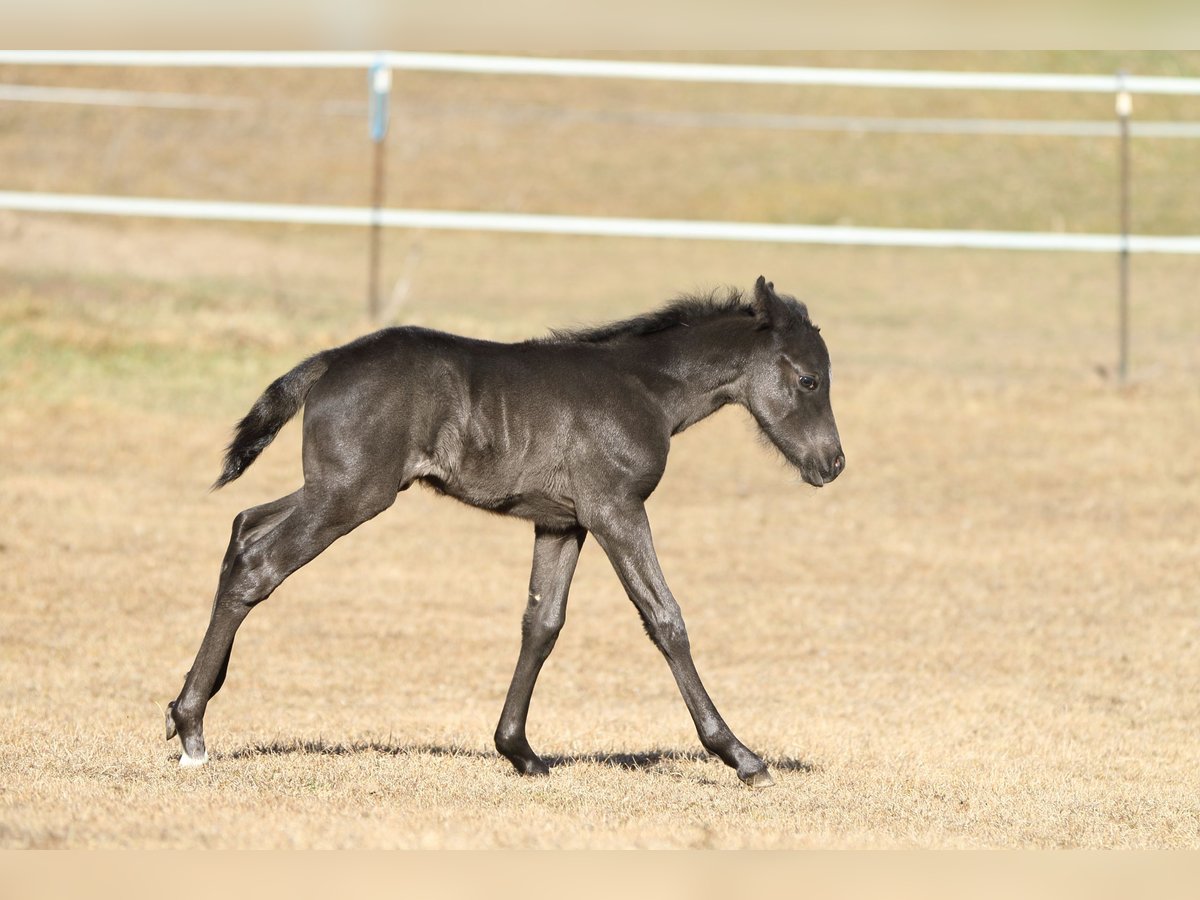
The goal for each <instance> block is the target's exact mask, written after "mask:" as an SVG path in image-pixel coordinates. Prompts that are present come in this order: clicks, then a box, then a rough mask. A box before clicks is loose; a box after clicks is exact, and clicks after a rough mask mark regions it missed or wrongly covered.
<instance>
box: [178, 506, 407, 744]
mask: <svg viewBox="0 0 1200 900" xmlns="http://www.w3.org/2000/svg"><path fill="white" fill-rule="evenodd" d="M395 499H396V494H395V490H394V489H392V490H390V491H389V490H387V489H376V488H363V487H361V486H343V487H339V488H337V489H336V490H332V491H331V490H329V489H326V488H324V487H323V486H322V485H308V484H306V485H305V487H303V488H301V489H300V490H299V491H297V492H296V493H295V494H292V495H291V496H290V497H286V498H284V499H283V500H279V501H276V503H274V504H268V505H267V507H258V508H256V509H254V510H248V511H247V513H243V514H242V515H243V516H246V519H244V520H243V521H242V523H241V528H240V529H239V527H238V524H237V522H236V521H235V525H234V539H233V540H231V541H230V548H229V551H228V552H227V553H226V559H225V563H224V565H223V566H222V571H221V581H220V585H219V587H218V590H217V596H216V598H215V600H214V601H213V612H212V619H211V621H210V622H209V626H208V631H207V632H205V635H204V640H203V641H202V642H201V644H200V650H199V652H198V653H197V654H196V661H195V662H194V663H193V664H192V668H191V671H189V672H188V675H187V679H186V680H185V681H184V685H183V690H182V691H180V694H179V697H178V699H177V700H175V702H174V703H173V704H172V705H171V708H170V709H169V710H168V720H169V722H168V726H167V733H168V737H170V734H171V729H172V724H173V725H174V728H175V730H176V731H177V732H178V734H179V738H180V741H181V743H182V744H183V755H182V756H181V757H180V760H179V762H180V765H183V766H189V765H200V764H201V763H203V762H205V761H206V760H207V758H208V755H207V752H206V750H205V746H204V711H205V708H206V707H207V705H208V700H209V698H210V697H211V696H212V695H213V694H215V693H216V691H217V689H218V688H219V687H220V684H221V682H222V681H223V680H224V673H225V670H226V668H227V667H228V664H229V654H230V651H231V650H232V648H233V639H234V636H235V635H236V634H237V630H238V627H239V626H240V625H241V624H242V622H243V621H244V620H245V618H246V615H247V614H248V613H249V612H250V610H251V609H252V608H253V607H254V606H255V605H257V604H258V603H261V602H262V601H263V600H265V599H266V598H267V597H269V596H270V595H271V592H272V591H274V590H275V588H277V587H278V586H279V585H280V584H281V583H282V582H283V580H284V579H285V578H287V577H288V575H290V574H292V572H295V571H296V570H297V569H299V568H300V567H301V566H303V565H304V564H305V563H308V562H310V561H311V560H312V559H313V558H315V557H316V556H317V555H318V554H319V553H320V552H321V551H322V550H324V549H325V548H326V547H328V546H329V545H330V544H332V543H333V542H334V541H335V540H337V539H338V538H339V537H341V536H342V535H344V534H346V533H347V532H349V531H351V530H352V529H354V528H355V527H357V526H358V525H361V524H362V523H363V522H365V521H366V520H367V519H370V518H372V517H373V516H376V515H378V514H379V513H380V512H382V511H383V510H385V509H387V507H389V506H390V505H391V504H392V503H393V502H394V501H395ZM285 501H291V502H290V503H286V502H285ZM264 510H266V512H265V514H263V515H256V514H257V513H260V512H261V511H264ZM241 518H242V516H239V519H241ZM247 537H248V538H249V539H248V540H247Z"/></svg>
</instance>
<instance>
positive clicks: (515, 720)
mask: <svg viewBox="0 0 1200 900" xmlns="http://www.w3.org/2000/svg"><path fill="white" fill-rule="evenodd" d="M536 535H537V537H536V539H535V542H534V545H533V571H532V573H530V576H529V605H528V606H527V607H526V608H525V618H524V620H523V622H522V625H521V655H520V657H519V658H518V659H517V669H516V671H515V672H514V673H513V679H512V684H511V685H510V686H509V688H508V697H507V698H506V699H505V701H504V711H503V712H502V713H501V714H500V724H499V725H498V726H496V749H497V750H499V751H500V752H501V753H502V754H503V755H504V756H505V757H507V758H508V760H509V762H511V763H512V764H513V765H514V766H516V769H517V771H518V772H520V773H521V774H522V775H548V774H550V770H549V769H548V768H547V767H546V764H545V763H544V762H542V760H541V759H539V758H538V755H537V754H536V753H534V752H533V748H532V747H530V746H529V741H528V740H527V739H526V738H525V720H526V718H527V717H528V716H529V700H530V698H531V697H532V696H533V686H534V684H535V683H536V681H537V677H538V672H540V671H541V669H542V663H544V662H545V661H546V657H548V656H549V655H550V651H551V650H553V649H554V642H555V641H556V640H557V639H558V633H559V632H560V631H561V630H562V627H563V622H564V621H565V620H566V612H567V592H568V590H570V587H571V576H572V575H574V574H575V563H576V562H577V561H578V560H579V550H580V548H581V547H582V546H583V541H584V538H586V537H587V532H586V531H584V530H583V529H582V528H579V529H575V530H572V531H567V532H548V531H545V530H544V529H542V528H540V527H539V528H538V529H537V532H536Z"/></svg>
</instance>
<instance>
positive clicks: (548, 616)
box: [521, 598, 567, 646]
mask: <svg viewBox="0 0 1200 900" xmlns="http://www.w3.org/2000/svg"><path fill="white" fill-rule="evenodd" d="M531 599H533V598H531ZM566 622H567V615H566V610H564V609H563V608H562V605H561V604H556V605H554V606H553V607H551V608H542V607H538V606H534V605H531V606H530V607H529V609H527V610H526V611H525V618H524V620H523V621H522V623H521V625H522V631H523V632H524V637H525V639H526V640H528V641H532V642H533V643H534V644H537V645H549V646H553V644H554V642H555V641H556V640H558V634H559V632H560V631H562V629H563V625H565V624H566Z"/></svg>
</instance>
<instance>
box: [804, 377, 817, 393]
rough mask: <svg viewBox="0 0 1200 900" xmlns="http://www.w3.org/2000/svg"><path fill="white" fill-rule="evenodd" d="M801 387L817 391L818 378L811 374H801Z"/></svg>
mask: <svg viewBox="0 0 1200 900" xmlns="http://www.w3.org/2000/svg"><path fill="white" fill-rule="evenodd" d="M800 387H802V388H804V389H805V390H806V391H815V390H816V389H817V379H815V378H813V377H812V376H811V375H801V376H800Z"/></svg>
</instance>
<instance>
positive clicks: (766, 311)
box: [751, 275, 788, 328]
mask: <svg viewBox="0 0 1200 900" xmlns="http://www.w3.org/2000/svg"><path fill="white" fill-rule="evenodd" d="M751 308H752V309H753V310H754V318H755V319H756V320H757V321H758V327H759V328H779V327H780V326H782V325H783V324H784V323H785V322H786V321H787V319H788V309H787V306H786V304H784V302H783V301H782V300H780V299H779V295H778V294H776V293H775V284H774V282H771V281H767V279H766V278H764V277H763V276H762V275H759V276H758V281H756V282H754V302H753V303H752V304H751Z"/></svg>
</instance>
